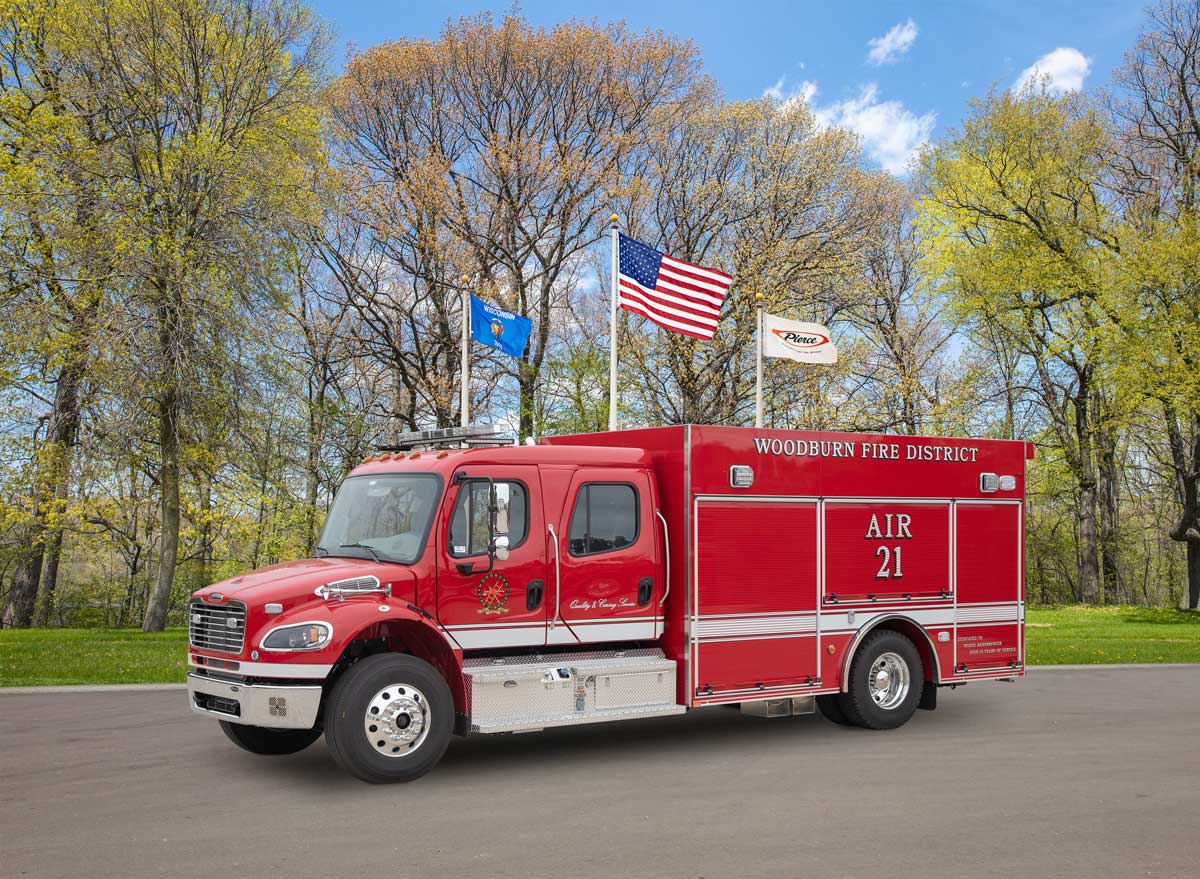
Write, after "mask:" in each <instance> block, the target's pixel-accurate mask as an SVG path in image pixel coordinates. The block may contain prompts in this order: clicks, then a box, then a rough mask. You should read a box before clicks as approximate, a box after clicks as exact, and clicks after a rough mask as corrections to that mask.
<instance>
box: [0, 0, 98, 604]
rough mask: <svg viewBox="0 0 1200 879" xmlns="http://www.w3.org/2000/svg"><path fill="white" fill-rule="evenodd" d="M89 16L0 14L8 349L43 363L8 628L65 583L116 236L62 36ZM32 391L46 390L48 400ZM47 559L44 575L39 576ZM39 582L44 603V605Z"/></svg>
mask: <svg viewBox="0 0 1200 879" xmlns="http://www.w3.org/2000/svg"><path fill="white" fill-rule="evenodd" d="M81 14H82V10H81V8H80V6H79V4H76V3H73V2H53V0H36V2H29V3H20V4H9V5H8V6H7V7H6V8H5V10H4V16H3V18H2V19H0V138H2V139H3V149H2V150H0V187H2V188H3V190H4V192H5V208H4V216H5V219H6V223H5V227H4V234H3V236H0V248H2V250H3V253H4V257H5V262H6V265H7V266H8V270H7V280H8V285H7V289H6V290H5V292H4V294H3V296H4V305H5V309H4V317H3V318H0V336H3V338H4V347H5V348H7V349H9V350H13V351H20V352H23V354H22V355H21V358H20V359H21V360H22V362H24V363H26V364H28V363H30V362H31V361H32V362H37V363H39V364H40V366H39V369H38V374H37V375H30V376H28V377H29V378H30V379H32V381H29V382H25V383H22V385H21V386H22V387H23V388H24V390H25V392H26V393H27V394H28V395H29V397H30V398H31V400H32V401H33V402H34V404H35V405H36V404H38V403H41V404H45V405H46V406H47V407H48V411H46V413H45V416H44V419H40V420H44V422H45V429H44V431H43V430H41V427H40V426H39V428H38V432H37V433H36V434H35V436H34V437H32V446H31V450H32V456H31V457H32V462H31V468H30V477H29V483H28V494H27V500H26V502H25V504H24V507H25V512H26V514H27V515H26V516H24V517H23V522H22V525H21V530H20V537H19V538H18V541H17V542H18V546H19V552H18V556H17V559H16V562H15V566H14V572H13V588H12V590H11V591H10V593H9V595H8V600H7V602H6V604H5V608H4V618H3V625H4V626H6V627H10V626H28V625H30V624H31V622H32V621H33V617H34V606H35V600H36V601H37V602H38V618H39V620H41V621H42V622H45V620H46V619H47V618H48V616H49V613H50V607H51V605H52V602H53V596H54V591H55V587H56V584H57V580H58V569H59V558H60V553H61V548H62V536H63V521H64V517H65V516H66V513H67V502H68V482H69V478H70V471H71V465H72V456H73V452H74V448H75V445H76V442H77V438H78V433H79V427H80V422H81V419H82V417H83V412H82V408H83V398H84V397H85V395H86V393H87V387H88V382H89V378H92V377H93V376H90V375H89V373H91V372H93V371H94V370H95V369H96V367H97V365H98V360H97V358H94V357H93V354H92V351H93V347H94V346H96V345H100V347H103V345H102V343H101V342H100V337H101V336H102V333H103V328H102V326H101V324H102V321H101V318H100V315H101V310H102V306H103V305H104V303H105V302H106V298H107V296H108V293H109V287H108V284H109V275H110V272H111V259H112V253H113V240H112V235H111V233H110V231H109V228H108V224H107V222H106V216H105V214H104V206H103V204H102V203H101V193H100V190H99V189H98V188H97V187H96V186H95V185H94V182H93V181H91V180H89V179H87V177H86V175H84V174H83V173H81V171H80V170H79V164H80V162H81V160H82V157H84V156H86V155H88V154H90V153H92V152H94V151H96V150H102V149H103V148H104V147H105V145H106V144H107V142H108V141H109V139H110V138H111V131H110V130H109V129H108V127H107V126H106V125H105V123H104V120H103V119H102V118H100V117H99V115H98V113H97V107H96V105H95V102H94V99H93V97H92V96H91V95H89V94H79V93H75V92H73V91H72V90H71V88H70V86H69V84H68V79H69V76H70V68H71V65H72V63H73V61H72V58H71V57H70V55H69V52H68V51H67V50H66V46H65V40H64V35H65V33H66V32H67V31H68V30H69V29H70V27H71V26H72V22H73V21H74V20H75V19H76V18H77V17H78V16H80V15H81ZM35 384H41V385H43V387H45V392H44V393H41V392H39V391H38V390H35V389H34V387H33V386H34V385H35ZM43 562H44V563H45V576H44V578H43V576H42V568H43ZM39 587H40V592H41V596H40V599H39V598H38V594H39Z"/></svg>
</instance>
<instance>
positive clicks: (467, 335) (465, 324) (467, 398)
mask: <svg viewBox="0 0 1200 879" xmlns="http://www.w3.org/2000/svg"><path fill="white" fill-rule="evenodd" d="M470 280H471V279H470V278H468V277H467V276H466V275H463V276H462V288H463V291H462V366H461V369H460V372H461V376H462V406H461V409H462V426H463V427H467V426H468V425H469V424H470V423H471V412H470V407H471V291H470V289H469V288H468V286H467V284H468V283H469V282H470Z"/></svg>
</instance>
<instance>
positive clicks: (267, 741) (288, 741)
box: [220, 720, 321, 756]
mask: <svg viewBox="0 0 1200 879" xmlns="http://www.w3.org/2000/svg"><path fill="white" fill-rule="evenodd" d="M220 724H221V729H222V730H223V731H224V733H225V735H227V736H228V737H229V741H231V742H233V743H234V744H235V745H237V746H238V747H239V748H241V749H242V750H244V751H249V752H250V753H251V754H268V755H271V756H279V755H281V754H296V753H299V752H300V751H303V750H304V749H305V748H307V747H308V746H309V745H311V744H312V743H313V742H315V741H316V740H317V739H319V738H320V737H321V731H320V730H319V729H267V728H266V727H263V726H247V725H246V724H244V723H230V722H229V721H227V720H222V721H220Z"/></svg>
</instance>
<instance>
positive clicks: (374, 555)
mask: <svg viewBox="0 0 1200 879" xmlns="http://www.w3.org/2000/svg"><path fill="white" fill-rule="evenodd" d="M338 549H365V550H366V551H367V552H369V553H370V554H371V558H373V559H375V564H377V565H382V564H383V563H384V562H385V561H387V562H389V563H390V564H393V565H398V564H400V563H399V562H393V561H392V560H391V559H384V558H381V557H380V555H379V550H377V549H376V548H375V547H373V546H368V545H367V544H365V543H343V544H342V545H341V546H339V547H338Z"/></svg>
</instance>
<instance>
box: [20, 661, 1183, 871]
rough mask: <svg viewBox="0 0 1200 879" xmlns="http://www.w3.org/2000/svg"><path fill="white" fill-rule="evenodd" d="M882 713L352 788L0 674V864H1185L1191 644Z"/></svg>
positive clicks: (506, 744) (313, 763) (166, 698)
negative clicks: (881, 719) (864, 721)
mask: <svg viewBox="0 0 1200 879" xmlns="http://www.w3.org/2000/svg"><path fill="white" fill-rule="evenodd" d="M940 696H941V706H940V707H939V708H938V710H937V711H936V712H933V713H930V712H925V711H921V712H918V713H917V716H916V718H914V720H913V721H912V722H910V723H909V724H908V725H907V726H905V727H904V728H902V729H900V730H897V731H894V732H890V733H872V732H866V731H862V730H847V729H842V728H839V727H835V726H834V725H832V724H830V723H828V722H827V721H825V720H824V719H822V718H821V717H819V716H814V717H797V718H788V719H778V720H763V719H758V718H750V717H742V716H741V715H740V714H739V713H738V712H736V711H732V710H729V709H705V710H703V711H698V712H694V713H692V714H690V715H687V716H683V717H671V718H666V719H656V720H644V721H637V722H632V723H627V724H619V725H611V726H596V727H582V728H577V729H568V730H558V731H548V732H545V733H540V734H528V735H521V736H502V737H490V738H489V737H477V738H473V739H470V740H455V741H454V743H453V744H452V745H451V747H450V750H449V752H448V753H447V755H446V757H445V758H444V759H443V761H442V763H441V765H440V766H439V767H438V768H437V769H435V770H434V771H433V773H432V774H431V775H428V776H426V777H425V778H424V779H422V780H420V781H418V782H416V783H414V784H410V785H398V786H390V787H375V786H371V785H366V784H363V783H361V782H358V781H355V780H353V779H351V778H349V777H348V776H344V775H343V774H342V773H341V772H340V771H339V770H338V769H337V768H336V767H335V766H334V765H333V763H332V762H331V760H330V759H329V755H328V753H327V752H326V751H325V748H324V745H323V743H320V742H318V743H317V744H316V745H314V746H313V747H312V748H310V749H309V750H308V751H306V752H304V753H302V754H299V755H297V756H294V757H278V758H262V757H254V756H252V755H250V754H246V753H243V752H241V751H239V750H236V749H235V748H234V747H233V745H232V744H230V743H229V742H228V741H226V739H225V737H224V736H223V735H221V733H220V731H219V730H218V729H217V726H216V723H214V722H212V721H209V720H206V719H204V718H200V717H195V716H193V715H191V714H190V713H188V711H187V705H186V695H185V694H184V693H183V692H182V691H165V692H164V691H150V692H136V693H130V692H123V693H113V692H109V693H96V692H92V693H86V694H51V695H46V694H38V695H0V876H3V877H5V879H7V877H18V876H36V877H43V876H45V877H58V876H62V877H72V879H80V877H88V879H90V877H97V879H99V877H122V879H126V877H152V876H153V877H158V876H171V877H175V876H187V877H191V876H203V877H227V876H288V877H338V879H341V877H358V876H385V877H388V879H396V877H427V876H447V877H459V876H481V877H499V876H504V877H507V876H512V877H543V876H552V877H555V879H565V877H574V876H592V875H602V876H605V877H621V879H625V877H641V876H655V877H657V876H664V877H666V876H670V877H691V879H695V877H706V879H716V877H741V876H783V877H794V876H804V877H821V879H825V877H839V879H840V877H849V876H854V877H874V876H888V877H898V876H920V877H935V876H953V877H955V879H964V877H981V876H998V877H1005V879H1025V877H1037V879H1040V877H1049V876H1070V877H1101V876H1164V877H1194V876H1197V875H1200V867H1198V866H1197V865H1198V864H1200V749H1198V748H1197V747H1196V742H1197V735H1198V734H1200V666H1197V667H1196V668H1194V669H1192V668H1178V667H1170V668H1153V667H1147V668H1138V669H1108V670H1105V669H1102V668H1096V669H1093V670H1088V671H1048V670H1041V671H1039V670H1037V669H1034V670H1033V671H1032V672H1031V673H1030V676H1029V677H1027V678H1025V679H1023V680H1021V681H1018V682H1017V683H1015V684H998V683H976V684H972V685H970V686H967V687H966V688H963V689H960V690H957V691H955V692H950V691H948V690H943V691H942V692H941V694H940Z"/></svg>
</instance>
